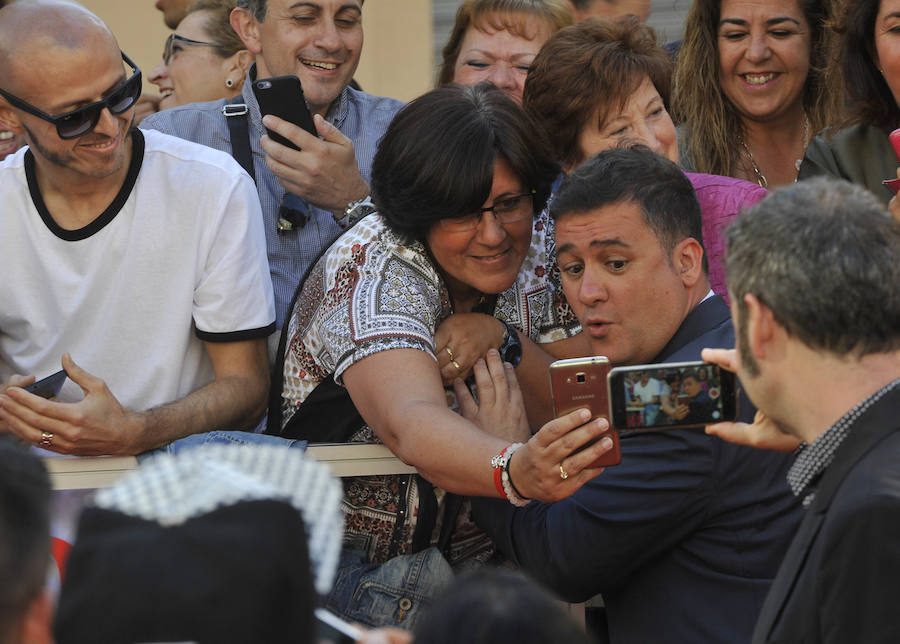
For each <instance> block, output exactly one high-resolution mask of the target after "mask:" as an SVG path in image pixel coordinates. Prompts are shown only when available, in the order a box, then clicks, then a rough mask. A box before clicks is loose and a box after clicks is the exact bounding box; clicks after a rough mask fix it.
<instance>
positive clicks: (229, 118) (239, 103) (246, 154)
mask: <svg viewBox="0 0 900 644" xmlns="http://www.w3.org/2000/svg"><path fill="white" fill-rule="evenodd" d="M249 112H250V108H248V107H247V104H246V103H244V97H243V96H241V95H238V96H235V97H234V98H233V99H231V100H230V101H228V102H227V103H225V105H223V106H222V114H223V115H224V116H225V122H226V123H228V133H229V135H230V136H229V138H230V139H231V156H233V157H234V160H235V161H237V162H238V163H240V164H241V167H242V168H243V169H244V170H246V171H247V174H249V175H250V178H251V179H253V183H256V173H255V172H254V171H253V153H252V152H251V151H250V126H249V124H248V122H249V120H250V117H248V116H247V114H248V113H249Z"/></svg>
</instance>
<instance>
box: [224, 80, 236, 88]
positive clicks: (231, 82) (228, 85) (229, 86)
mask: <svg viewBox="0 0 900 644" xmlns="http://www.w3.org/2000/svg"><path fill="white" fill-rule="evenodd" d="M225 87H228V88H231V87H234V81H233V80H231V79H230V78H226V79H225Z"/></svg>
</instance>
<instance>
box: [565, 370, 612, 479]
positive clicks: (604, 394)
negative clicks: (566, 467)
mask: <svg viewBox="0 0 900 644" xmlns="http://www.w3.org/2000/svg"><path fill="white" fill-rule="evenodd" d="M609 367H610V364H609V360H608V359H607V358H606V357H605V356H593V357H589V358H569V359H567V360H557V361H556V362H553V363H552V364H551V365H550V390H551V393H552V395H553V412H554V414H553V415H554V416H556V417H559V416H563V415H565V414H568V413H569V412H572V411H575V410H576V409H580V408H582V407H587V408H588V409H589V410H590V412H591V419H594V418H598V417H601V416H602V417H603V418H606V419H607V420H609V401H608V395H609V390H608V388H607V374H609ZM603 436H609V437H610V438H611V439H612V442H613V448H612V449H611V450H609V451H608V452H606V453H605V454H603V455H602V456H601V457H600V458H598V459H597V460H596V461H594V462H593V463H591V467H608V466H610V465H618V464H619V463H620V462H621V461H622V454H621V452H620V451H619V435H618V433H617V432H616V430H615V429H613V428H612V427H610V428H609V430H607V431H606V432H604V433H603V434H602V435H601V436H600V437H598V438H597V440H600V438H603ZM595 442H597V441H591V442H590V443H588V445H585V446H584V447H582V448H581V449H584V448H585V447H588V446H589V445H592V444H593V443H595ZM579 451H580V450H579Z"/></svg>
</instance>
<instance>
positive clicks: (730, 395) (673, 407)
mask: <svg viewBox="0 0 900 644" xmlns="http://www.w3.org/2000/svg"><path fill="white" fill-rule="evenodd" d="M737 398H738V391H737V380H736V379H735V377H734V374H733V373H731V372H729V371H725V370H724V369H720V368H719V367H718V366H717V365H713V364H709V363H706V362H699V361H698V362H678V363H670V364H649V365H634V366H631V367H616V368H615V369H612V370H611V371H610V373H609V400H610V414H611V416H612V417H611V423H612V425H613V427H615V428H617V429H620V430H631V429H634V430H637V429H671V428H675V427H697V426H702V425H709V424H712V423H719V422H722V421H733V420H734V419H735V418H737V412H738V402H737Z"/></svg>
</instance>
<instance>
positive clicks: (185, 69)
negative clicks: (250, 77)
mask: <svg viewBox="0 0 900 644" xmlns="http://www.w3.org/2000/svg"><path fill="white" fill-rule="evenodd" d="M235 2H236V0H195V1H194V2H192V3H191V5H190V8H189V9H188V13H187V15H186V16H185V17H184V19H183V20H182V21H181V22H180V23H179V24H178V29H176V31H175V32H174V33H172V34H170V35H169V37H168V38H167V39H166V45H165V49H164V51H163V60H162V62H161V63H160V64H159V65H157V66H156V67H155V68H154V69H153V70H152V71H151V72H150V75H149V76H148V80H149V81H150V82H151V83H153V84H154V85H156V86H157V87H159V91H160V100H159V108H158V109H160V110H165V109H169V108H170V107H175V106H177V105H186V104H187V103H199V102H202V101H215V100H218V99H220V98H233V97H234V96H237V95H238V94H240V93H241V88H242V86H243V83H244V77H245V76H246V74H247V70H248V69H249V68H250V65H251V64H252V63H253V55H252V54H251V53H250V52H249V51H247V49H246V48H245V47H244V43H243V42H242V41H241V39H240V38H239V37H238V35H237V34H236V33H235V31H234V29H232V28H231V23H230V22H229V16H230V15H231V10H232V9H234V7H235Z"/></svg>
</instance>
